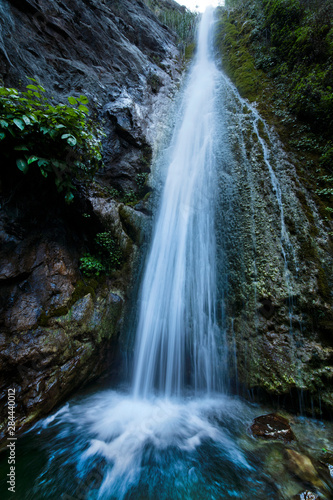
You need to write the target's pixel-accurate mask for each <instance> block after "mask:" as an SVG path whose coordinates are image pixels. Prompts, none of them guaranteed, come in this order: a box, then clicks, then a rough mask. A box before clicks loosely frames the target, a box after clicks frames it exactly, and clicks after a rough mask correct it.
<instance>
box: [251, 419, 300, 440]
mask: <svg viewBox="0 0 333 500" xmlns="http://www.w3.org/2000/svg"><path fill="white" fill-rule="evenodd" d="M251 432H252V434H253V435H254V436H255V437H260V438H263V439H280V440H283V441H284V442H290V441H294V440H295V439H296V438H295V435H294V433H293V431H292V429H291V427H290V425H289V422H288V420H287V419H286V418H284V417H282V416H281V415H278V414H277V413H271V414H269V415H262V416H260V417H257V418H255V419H254V421H253V424H252V425H251Z"/></svg>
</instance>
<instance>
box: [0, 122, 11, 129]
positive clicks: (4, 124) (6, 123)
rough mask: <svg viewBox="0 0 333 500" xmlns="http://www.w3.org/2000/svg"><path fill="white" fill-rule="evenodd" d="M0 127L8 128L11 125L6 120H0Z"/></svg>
mask: <svg viewBox="0 0 333 500" xmlns="http://www.w3.org/2000/svg"><path fill="white" fill-rule="evenodd" d="M0 125H1V127H3V128H7V127H8V125H9V124H8V122H6V120H0Z"/></svg>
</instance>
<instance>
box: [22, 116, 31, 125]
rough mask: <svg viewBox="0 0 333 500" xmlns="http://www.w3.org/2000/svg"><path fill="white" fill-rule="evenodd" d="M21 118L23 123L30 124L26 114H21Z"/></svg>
mask: <svg viewBox="0 0 333 500" xmlns="http://www.w3.org/2000/svg"><path fill="white" fill-rule="evenodd" d="M22 120H23V121H24V123H25V124H26V125H30V124H31V121H30V119H29V118H28V117H27V116H25V115H23V116H22Z"/></svg>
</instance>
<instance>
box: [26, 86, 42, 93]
mask: <svg viewBox="0 0 333 500" xmlns="http://www.w3.org/2000/svg"><path fill="white" fill-rule="evenodd" d="M27 89H32V90H37V92H38V91H39V88H38V87H36V85H27Z"/></svg>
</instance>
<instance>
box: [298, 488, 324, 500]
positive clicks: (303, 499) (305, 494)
mask: <svg viewBox="0 0 333 500" xmlns="http://www.w3.org/2000/svg"><path fill="white" fill-rule="evenodd" d="M319 498H320V497H319V496H318V495H317V493H313V491H308V490H307V491H302V492H301V493H298V494H297V495H294V496H293V498H292V500H319Z"/></svg>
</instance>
